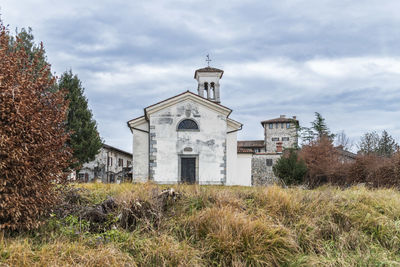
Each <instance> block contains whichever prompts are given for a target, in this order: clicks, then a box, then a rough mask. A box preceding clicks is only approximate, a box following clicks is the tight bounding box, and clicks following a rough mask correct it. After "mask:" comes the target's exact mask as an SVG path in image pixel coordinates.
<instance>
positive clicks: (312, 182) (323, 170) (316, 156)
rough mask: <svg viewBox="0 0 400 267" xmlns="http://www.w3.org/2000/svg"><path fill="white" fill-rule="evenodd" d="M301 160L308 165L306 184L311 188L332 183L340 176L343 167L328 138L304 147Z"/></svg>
mask: <svg viewBox="0 0 400 267" xmlns="http://www.w3.org/2000/svg"><path fill="white" fill-rule="evenodd" d="M300 159H302V160H304V162H305V163H306V165H307V170H308V172H307V175H306V179H305V183H307V184H308V185H309V186H310V187H316V186H319V185H321V184H325V183H328V182H329V183H332V182H334V178H335V177H337V176H338V175H340V174H339V173H337V171H338V170H339V169H340V166H341V165H342V164H341V162H340V158H339V154H338V152H337V150H336V149H335V147H334V146H333V144H332V141H331V140H330V139H329V138H328V137H322V138H320V139H317V140H315V141H312V142H310V144H308V145H306V146H303V147H302V149H301V151H300Z"/></svg>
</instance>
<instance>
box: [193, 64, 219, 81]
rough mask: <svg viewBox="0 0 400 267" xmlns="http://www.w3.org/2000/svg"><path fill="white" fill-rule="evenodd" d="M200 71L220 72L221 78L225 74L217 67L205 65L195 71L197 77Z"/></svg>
mask: <svg viewBox="0 0 400 267" xmlns="http://www.w3.org/2000/svg"><path fill="white" fill-rule="evenodd" d="M198 72H220V73H221V75H220V76H219V78H222V75H224V71H223V70H220V69H217V68H212V67H205V68H201V69H198V70H196V71H195V72H194V78H195V79H196V76H197V73H198Z"/></svg>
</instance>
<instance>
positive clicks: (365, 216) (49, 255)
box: [0, 183, 400, 267]
mask: <svg viewBox="0 0 400 267" xmlns="http://www.w3.org/2000/svg"><path fill="white" fill-rule="evenodd" d="M72 187H73V188H72V189H69V191H68V192H67V193H65V196H64V200H63V203H62V204H60V206H59V207H58V208H57V209H55V210H54V212H53V213H52V214H51V217H50V218H49V219H47V220H46V223H45V224H44V225H43V226H42V227H41V228H40V229H38V230H37V231H32V232H29V233H1V234H0V266H32V267H33V266H210V265H215V266H316V265H317V266H400V263H399V262H400V192H399V191H396V190H391V189H379V190H378V189H376V190H369V189H366V188H364V187H352V188H349V189H345V190H343V189H339V188H335V187H329V186H325V187H320V188H317V189H314V190H306V189H302V188H289V189H284V188H281V187H278V186H271V187H252V188H246V187H222V186H190V185H176V186H173V188H174V189H175V191H176V192H178V193H179V194H178V195H175V196H174V197H168V198H165V199H161V200H160V197H159V196H160V193H161V191H162V190H163V189H165V188H167V186H159V185H155V184H151V183H147V184H121V185H114V184H76V185H72ZM71 192H72V194H71ZM67 196H68V197H67ZM109 197H112V200H113V204H114V206H112V207H111V206H110V207H111V208H110V209H109V210H108V208H107V210H108V211H107V212H105V215H104V216H103V217H101V218H100V219H99V217H96V216H94V215H93V214H94V213H93V209H92V210H90V209H91V208H92V207H95V209H97V210H98V209H99V207H105V206H104V205H103V206H100V203H104V200H106V199H107V198H108V199H109ZM103 210H104V208H103ZM89 211H90V212H89ZM88 214H89V215H88Z"/></svg>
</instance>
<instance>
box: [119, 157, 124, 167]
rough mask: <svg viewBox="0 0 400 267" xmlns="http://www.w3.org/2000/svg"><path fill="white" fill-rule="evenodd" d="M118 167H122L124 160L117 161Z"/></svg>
mask: <svg viewBox="0 0 400 267" xmlns="http://www.w3.org/2000/svg"><path fill="white" fill-rule="evenodd" d="M118 166H119V167H124V159H118Z"/></svg>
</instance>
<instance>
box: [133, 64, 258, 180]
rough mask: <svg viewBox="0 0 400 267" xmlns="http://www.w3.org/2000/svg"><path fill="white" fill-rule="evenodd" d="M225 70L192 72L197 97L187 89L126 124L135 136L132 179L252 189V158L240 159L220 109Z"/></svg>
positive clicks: (232, 125) (231, 126) (235, 125)
mask: <svg viewBox="0 0 400 267" xmlns="http://www.w3.org/2000/svg"><path fill="white" fill-rule="evenodd" d="M223 74H224V72H223V70H220V69H216V68H211V67H205V68H202V69H198V70H196V71H195V74H194V78H195V79H196V81H197V94H195V93H192V92H189V91H186V92H183V93H181V94H179V95H176V96H173V97H171V98H168V99H165V100H163V101H161V102H158V103H156V104H154V105H151V106H148V107H146V108H144V115H143V116H140V117H137V118H135V119H132V120H130V121H128V122H127V124H128V127H129V128H130V130H131V131H132V136H133V169H132V173H133V180H134V181H148V180H151V181H155V182H157V183H165V184H166V183H168V184H169V183H181V182H184V183H198V184H216V185H251V158H250V160H249V158H248V157H246V156H242V155H238V153H237V131H239V130H241V129H242V124H241V123H240V122H237V121H235V120H233V119H231V118H230V117H229V116H230V114H231V112H232V110H231V109H230V108H228V107H226V106H223V105H221V104H220V103H221V94H220V79H221V78H222V76H223Z"/></svg>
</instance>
